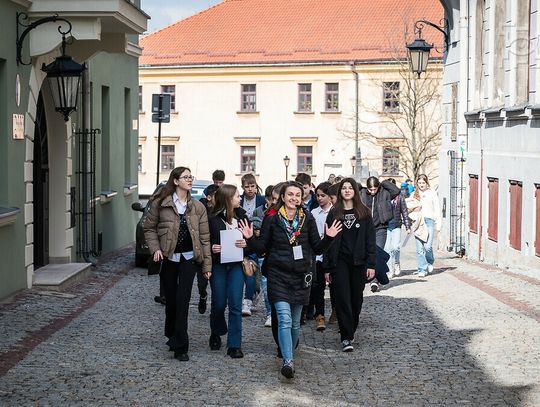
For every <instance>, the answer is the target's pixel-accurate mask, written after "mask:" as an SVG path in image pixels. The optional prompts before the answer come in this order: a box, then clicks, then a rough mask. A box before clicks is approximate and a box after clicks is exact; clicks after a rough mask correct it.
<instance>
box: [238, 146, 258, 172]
mask: <svg viewBox="0 0 540 407" xmlns="http://www.w3.org/2000/svg"><path fill="white" fill-rule="evenodd" d="M254 171H255V146H242V147H240V172H242V173H244V172H254Z"/></svg>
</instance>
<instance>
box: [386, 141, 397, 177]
mask: <svg viewBox="0 0 540 407" xmlns="http://www.w3.org/2000/svg"><path fill="white" fill-rule="evenodd" d="M390 150H393V152H394V153H395V154H394V155H392V156H389V157H386V155H387V154H386V152H387V151H390ZM400 158H401V154H400V152H399V147H390V146H387V147H383V151H382V175H384V176H399V164H400ZM385 160H386V162H388V161H390V160H392V161H391V162H394V161H397V167H396V168H397V169H396V171H395V172H392V171H386V169H388V168H389V166H388V165H385ZM392 167H393V166H392Z"/></svg>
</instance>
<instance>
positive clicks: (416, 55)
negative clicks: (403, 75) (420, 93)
mask: <svg viewBox="0 0 540 407" xmlns="http://www.w3.org/2000/svg"><path fill="white" fill-rule="evenodd" d="M443 21H444V25H443V26H442V27H440V26H438V25H435V24H433V23H431V22H429V21H426V20H418V21H417V22H416V23H415V24H414V31H415V34H416V39H415V40H414V41H413V42H411V43H410V44H407V46H406V47H407V50H408V54H409V63H410V65H411V70H412V71H413V73H416V74H417V75H418V77H419V78H420V75H421V74H422V73H424V72H426V70H427V64H428V61H429V52H430V51H431V49H432V48H433V44H428V43H427V42H426V41H425V40H424V39H423V38H422V30H423V29H424V27H425V25H426V24H427V25H429V26H430V27H433V28H435V29H437V30H439V31H440V32H442V33H443V35H444V50H447V49H448V31H447V26H448V24H447V21H446V20H443Z"/></svg>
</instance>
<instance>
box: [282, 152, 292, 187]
mask: <svg viewBox="0 0 540 407" xmlns="http://www.w3.org/2000/svg"><path fill="white" fill-rule="evenodd" d="M290 163H291V159H290V158H289V156H288V155H286V156H285V157H283V164H285V181H287V180H288V179H289V164H290Z"/></svg>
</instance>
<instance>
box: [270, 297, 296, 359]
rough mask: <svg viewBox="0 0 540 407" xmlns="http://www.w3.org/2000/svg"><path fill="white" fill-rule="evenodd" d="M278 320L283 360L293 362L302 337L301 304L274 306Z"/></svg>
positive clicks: (283, 302) (278, 303)
mask: <svg viewBox="0 0 540 407" xmlns="http://www.w3.org/2000/svg"><path fill="white" fill-rule="evenodd" d="M274 307H275V308H276V313H277V319H278V340H279V348H280V349H281V355H282V356H283V360H284V361H287V360H293V347H294V346H295V345H296V342H297V341H298V337H299V336H300V316H301V315H302V305H301V304H289V303H288V302H285V301H278V302H276V303H275V304H274Z"/></svg>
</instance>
